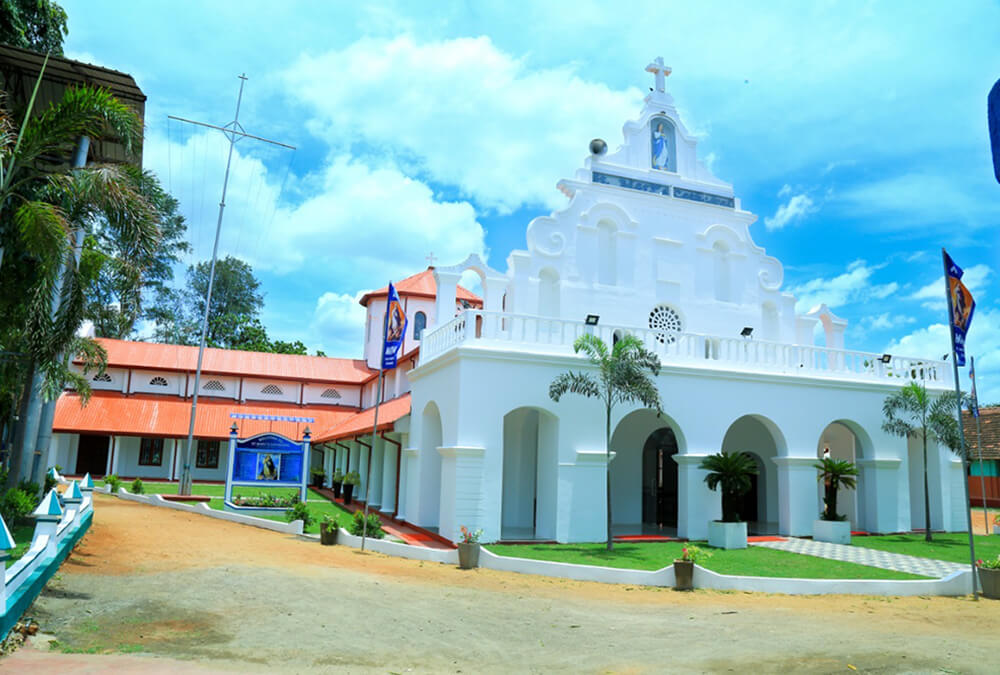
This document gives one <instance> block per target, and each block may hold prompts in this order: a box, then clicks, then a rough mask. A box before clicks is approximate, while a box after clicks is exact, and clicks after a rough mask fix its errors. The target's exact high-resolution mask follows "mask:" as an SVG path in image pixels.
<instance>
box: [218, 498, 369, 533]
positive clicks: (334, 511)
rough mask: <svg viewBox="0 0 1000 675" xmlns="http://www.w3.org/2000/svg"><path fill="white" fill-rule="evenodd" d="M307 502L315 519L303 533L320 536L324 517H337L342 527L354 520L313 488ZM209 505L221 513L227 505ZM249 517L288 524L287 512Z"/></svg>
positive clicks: (341, 507) (307, 506)
mask: <svg viewBox="0 0 1000 675" xmlns="http://www.w3.org/2000/svg"><path fill="white" fill-rule="evenodd" d="M247 494H251V495H252V494H257V492H252V491H251V492H248V493H247ZM306 500H307V501H306V508H307V509H309V513H310V515H312V517H313V523H312V525H310V526H309V527H307V528H305V529H304V530H303V532H306V533H307V534H319V522H320V521H321V520H322V519H323V516H326V515H335V516H337V523H338V524H339V525H340V526H341V527H347V526H348V524H349V523H350V522H351V520H352V518H353V516H352V514H351V512H350V511H348V510H347V509H345V508H344V507H343V506H341V505H339V504H335V503H333V502H331V501H330V500H328V499H327V498H326V497H324V496H323V495H321V494H320V493H318V492H316V491H315V490H313V489H312V488H309V494H308V496H307V497H306ZM208 505H209V506H211V507H212V508H213V509H217V510H219V511H222V510H224V508H225V504H223V502H222V500H221V499H213V500H212V501H211V502H209V504H208ZM249 515H252V516H254V517H255V518H266V519H267V520H277V521H280V522H283V523H284V522H287V521H286V520H285V512H284V511H283V510H282V511H276V512H275V513H274V514H272V515H264V514H258V513H251V514H249Z"/></svg>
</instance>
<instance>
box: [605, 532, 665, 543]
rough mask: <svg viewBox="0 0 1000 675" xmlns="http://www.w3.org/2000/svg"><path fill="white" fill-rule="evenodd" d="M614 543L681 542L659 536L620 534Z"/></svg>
mask: <svg viewBox="0 0 1000 675" xmlns="http://www.w3.org/2000/svg"><path fill="white" fill-rule="evenodd" d="M614 539H615V541H622V542H636V541H681V540H680V539H678V538H677V537H665V536H663V535H660V534H621V535H617V536H616V537H615V538H614Z"/></svg>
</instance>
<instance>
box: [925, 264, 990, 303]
mask: <svg viewBox="0 0 1000 675" xmlns="http://www.w3.org/2000/svg"><path fill="white" fill-rule="evenodd" d="M991 274H993V270H992V269H990V267H989V265H973V266H972V267H970V268H968V269H967V270H965V274H963V275H962V281H963V282H964V283H965V285H966V287H967V288H968V289H969V290H970V291H972V293H973V295H975V296H977V300H978V302H979V303H980V304H982V299H983V297H984V295H985V288H986V282H987V281H988V280H989V278H990V275H991ZM906 299H907V300H922V301H923V302H922V303H921V305H922V306H923V307H924V308H925V309H930V310H933V311H937V312H942V313H943V312H944V311H945V309H946V308H947V301H946V300H945V297H944V268H942V270H941V277H940V278H939V279H937V280H936V281H932V282H931V283H929V284H927V285H926V286H922V287H921V288H920V289H919V290H917V291H915V292H914V293H912V294H911V295H908V296H907V298H906Z"/></svg>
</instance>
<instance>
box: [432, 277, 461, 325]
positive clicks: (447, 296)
mask: <svg viewBox="0 0 1000 675" xmlns="http://www.w3.org/2000/svg"><path fill="white" fill-rule="evenodd" d="M461 278H462V275H461V274H458V273H455V272H442V271H441V270H437V269H435V270H434V280H435V281H436V282H437V299H436V300H435V303H434V325H435V326H441V325H443V324H446V323H448V322H449V321H451V320H452V319H453V318H454V317H455V298H456V297H457V295H458V282H459V279H461ZM428 323H429V322H428ZM428 327H430V326H428Z"/></svg>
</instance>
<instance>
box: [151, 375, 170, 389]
mask: <svg viewBox="0 0 1000 675" xmlns="http://www.w3.org/2000/svg"><path fill="white" fill-rule="evenodd" d="M149 386H151V387H167V386H170V385H169V383H168V382H167V380H166V378H163V377H159V376H157V377H154V378H153V379H152V380H150V381H149Z"/></svg>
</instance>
